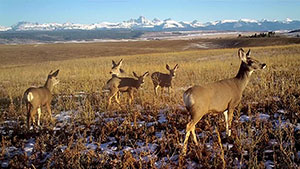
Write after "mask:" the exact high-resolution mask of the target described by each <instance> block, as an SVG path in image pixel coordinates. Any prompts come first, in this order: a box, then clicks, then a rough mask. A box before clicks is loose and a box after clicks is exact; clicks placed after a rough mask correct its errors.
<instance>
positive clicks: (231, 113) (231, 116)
mask: <svg viewBox="0 0 300 169" xmlns="http://www.w3.org/2000/svg"><path fill="white" fill-rule="evenodd" d="M233 112H234V108H229V110H228V128H230V129H228V136H231V122H232V118H233Z"/></svg>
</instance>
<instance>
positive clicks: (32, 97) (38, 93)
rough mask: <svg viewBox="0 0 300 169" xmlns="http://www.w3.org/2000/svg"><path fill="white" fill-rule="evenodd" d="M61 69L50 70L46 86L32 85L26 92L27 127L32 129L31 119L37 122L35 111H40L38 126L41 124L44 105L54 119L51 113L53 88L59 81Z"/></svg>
mask: <svg viewBox="0 0 300 169" xmlns="http://www.w3.org/2000/svg"><path fill="white" fill-rule="evenodd" d="M58 72H59V70H57V71H55V72H52V71H51V72H50V73H49V74H48V78H47V80H46V83H45V85H44V86H41V87H30V88H28V89H27V90H26V91H25V93H24V97H23V98H24V100H25V104H26V109H27V127H28V129H30V125H31V123H30V119H31V120H32V121H33V123H34V124H35V113H36V111H37V112H38V122H37V123H38V126H39V125H40V118H41V113H42V110H41V109H42V106H46V108H47V111H48V113H49V115H50V118H51V121H52V113H51V108H50V104H51V100H52V90H53V87H54V86H55V85H57V84H58V83H59V80H58V79H57V78H56V76H57V74H58Z"/></svg>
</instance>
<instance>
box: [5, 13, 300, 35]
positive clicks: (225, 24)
mask: <svg viewBox="0 0 300 169" xmlns="http://www.w3.org/2000/svg"><path fill="white" fill-rule="evenodd" d="M295 29H300V21H298V20H291V19H289V18H287V19H286V20H284V21H276V20H275V21H269V20H260V21H257V20H251V19H240V20H222V21H214V22H206V23H201V22H199V21H197V20H194V21H191V22H187V21H175V20H172V19H170V18H169V19H165V20H160V19H157V18H155V19H153V20H149V19H147V18H145V17H143V16H140V17H139V18H137V19H130V20H128V21H123V22H117V23H111V22H101V23H95V24H76V23H70V22H67V23H63V24H60V23H43V24H40V23H33V22H19V23H17V24H15V25H13V26H11V27H3V26H0V31H2V32H4V31H62V30H142V31H172V30H178V31H179V30H180V31H184V30H186V31H189V30H218V31H276V30H295Z"/></svg>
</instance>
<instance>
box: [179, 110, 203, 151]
mask: <svg viewBox="0 0 300 169" xmlns="http://www.w3.org/2000/svg"><path fill="white" fill-rule="evenodd" d="M193 114H196V117H193ZM197 114H198V115H197ZM201 118H202V115H200V113H197V112H196V113H192V121H190V122H189V123H188V124H187V125H186V136H185V139H184V142H183V154H185V153H186V149H187V144H188V139H189V136H190V132H192V135H193V140H194V142H195V144H196V145H198V141H197V136H196V133H195V128H196V127H195V126H196V124H197V123H198V122H199V121H200V120H201Z"/></svg>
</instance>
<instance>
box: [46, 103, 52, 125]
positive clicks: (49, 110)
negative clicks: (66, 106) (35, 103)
mask: <svg viewBox="0 0 300 169" xmlns="http://www.w3.org/2000/svg"><path fill="white" fill-rule="evenodd" d="M46 108H47V112H48V113H49V116H50V120H51V122H52V121H53V119H52V111H51V107H50V103H49V104H46Z"/></svg>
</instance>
